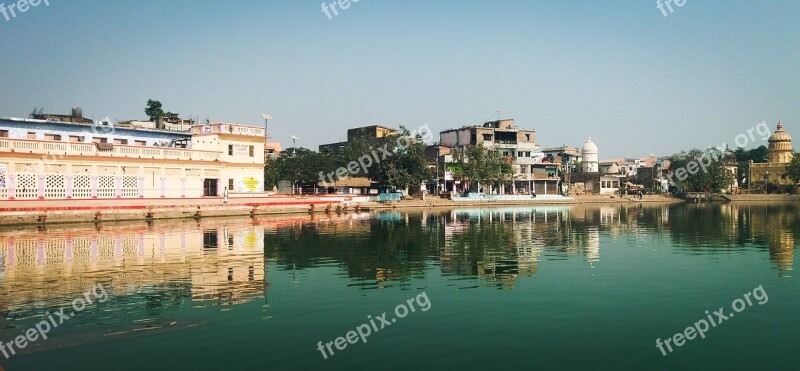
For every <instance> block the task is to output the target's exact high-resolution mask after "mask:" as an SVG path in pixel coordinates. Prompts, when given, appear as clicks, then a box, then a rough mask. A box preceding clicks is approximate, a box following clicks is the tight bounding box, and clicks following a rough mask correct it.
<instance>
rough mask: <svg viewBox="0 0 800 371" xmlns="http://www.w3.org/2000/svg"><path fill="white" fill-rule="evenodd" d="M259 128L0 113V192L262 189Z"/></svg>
mask: <svg viewBox="0 0 800 371" xmlns="http://www.w3.org/2000/svg"><path fill="white" fill-rule="evenodd" d="M264 146H265V136H264V128H262V127H257V126H247V125H239V124H229V123H212V124H207V125H194V126H192V127H191V129H190V130H189V131H183V132H176V131H169V130H156V129H138V128H126V127H115V126H111V125H108V126H107V124H105V123H104V124H86V123H73V122H54V121H46V120H34V119H14V118H5V119H3V118H0V200H15V199H16V200H35V199H40V200H58V199H102V198H145V199H147V198H200V197H217V196H222V195H223V194H224V191H225V188H227V190H228V193H229V195H230V196H231V197H236V196H237V194H248V195H250V194H253V193H261V192H263V191H264V175H263V174H264Z"/></svg>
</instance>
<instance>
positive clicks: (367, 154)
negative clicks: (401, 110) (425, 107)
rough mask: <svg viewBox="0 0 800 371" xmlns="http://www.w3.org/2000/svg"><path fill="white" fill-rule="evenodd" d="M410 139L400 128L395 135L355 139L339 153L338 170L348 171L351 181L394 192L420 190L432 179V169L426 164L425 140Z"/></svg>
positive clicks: (403, 129) (405, 131)
mask: <svg viewBox="0 0 800 371" xmlns="http://www.w3.org/2000/svg"><path fill="white" fill-rule="evenodd" d="M409 135H410V132H409V131H408V129H406V128H405V127H403V126H401V127H400V131H399V132H398V133H397V134H394V135H387V136H384V137H381V138H370V137H361V138H356V139H355V140H353V141H351V142H350V143H348V144H347V145H346V146H345V147H344V148H342V150H341V151H339V154H338V155H337V156H336V166H337V167H340V168H346V169H348V176H350V177H354V176H361V177H367V178H369V179H370V180H372V181H374V182H376V183H378V185H379V186H381V187H385V188H389V189H392V190H398V189H405V188H408V187H413V186H419V185H420V184H422V182H423V181H425V180H428V179H430V178H431V169H430V168H429V167H428V163H427V161H426V160H425V143H424V142H423V141H422V138H421V137H420V136H419V135H418V136H417V137H416V138H409ZM354 163H355V164H358V166H357V167H356V166H354ZM362 164H363V165H364V166H362Z"/></svg>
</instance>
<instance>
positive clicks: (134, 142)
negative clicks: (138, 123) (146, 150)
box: [133, 140, 147, 146]
mask: <svg viewBox="0 0 800 371" xmlns="http://www.w3.org/2000/svg"><path fill="white" fill-rule="evenodd" d="M133 144H135V145H137V146H146V145H147V141H144V140H134V141H133Z"/></svg>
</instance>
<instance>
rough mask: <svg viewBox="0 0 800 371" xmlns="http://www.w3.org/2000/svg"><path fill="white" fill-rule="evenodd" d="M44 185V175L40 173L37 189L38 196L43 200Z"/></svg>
mask: <svg viewBox="0 0 800 371" xmlns="http://www.w3.org/2000/svg"><path fill="white" fill-rule="evenodd" d="M44 186H45V183H44V175H43V174H41V175H39V191H38V192H39V194H38V196H39V199H40V200H44Z"/></svg>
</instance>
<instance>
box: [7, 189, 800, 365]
mask: <svg viewBox="0 0 800 371" xmlns="http://www.w3.org/2000/svg"><path fill="white" fill-rule="evenodd" d="M797 215H798V206H797V205H794V204H788V205H759V204H752V205H731V204H727V205H675V206H657V207H648V206H644V207H642V206H640V205H623V206H619V205H616V206H590V207H583V206H576V207H569V206H565V207H521V208H499V209H457V210H452V211H451V210H448V211H427V212H409V213H405V212H385V213H374V214H359V215H356V214H350V215H343V216H336V215H333V216H331V217H320V216H317V217H316V218H313V219H312V218H311V217H310V216H305V215H304V216H294V217H287V218H279V217H273V218H269V219H259V220H255V221H251V220H250V219H217V220H215V219H207V220H202V221H200V222H196V221H175V222H163V223H156V224H152V225H149V226H148V225H145V224H143V223H138V224H136V223H134V224H121V225H101V226H98V227H95V226H93V225H88V226H67V227H49V228H48V229H46V230H6V231H2V232H1V233H0V263H1V264H0V269H2V271H0V290H2V292H0V312H1V313H2V317H3V318H2V319H1V320H0V341H3V342H6V343H7V342H9V341H13V339H14V338H15V337H17V336H18V335H20V334H23V333H25V331H26V330H27V329H29V328H31V327H32V326H34V325H35V324H36V323H39V322H40V321H42V320H43V318H46V313H47V312H50V313H52V312H53V311H57V310H59V308H62V307H65V306H66V307H67V308H69V309H70V310H72V308H70V307H69V303H70V301H72V300H75V299H76V298H79V297H83V293H84V292H86V291H87V290H89V289H91V288H92V287H95V286H96V285H97V284H101V285H103V286H102V287H103V289H104V290H105V291H106V292H107V294H108V296H107V300H105V301H104V302H102V303H100V302H97V300H93V301H94V303H93V304H91V305H88V306H87V307H86V309H84V310H82V311H80V312H78V313H76V314H75V316H74V317H70V318H69V319H68V320H65V321H64V323H63V324H60V325H59V326H58V327H57V328H54V329H52V330H51V331H50V332H49V333H48V335H49V336H48V339H46V340H44V339H38V340H36V341H35V342H32V343H29V344H27V346H26V347H25V349H23V350H22V351H20V352H19V353H17V354H15V355H13V356H11V357H10V359H7V360H3V359H2V358H4V357H3V356H2V355H0V365H1V366H2V367H3V368H5V369H6V370H10V371H15V370H205V369H210V370H216V369H225V370H248V369H258V370H284V369H286V370H295V369H297V370H313V369H342V370H353V369H359V370H360V369H387V370H401V369H404V370H408V369H421V370H441V369H447V370H486V369H494V368H499V367H514V368H525V369H675V368H704V369H794V368H796V362H794V358H795V356H794V354H795V353H794V351H795V350H796V347H797V341H798V340H800V335H798V334H799V333H800V332H799V330H800V323H798V315H797V314H798V308H800V284H798V281H797V277H795V274H794V272H793V270H792V268H793V262H794V253H795V248H796V245H797V243H796V242H795V237H794V236H796V235H797V234H798V232H800V220H798V218H797ZM759 286H761V287H762V288H763V292H764V293H765V294H766V295H767V296H768V300H766V301H765V303H764V304H763V305H761V304H759V303H758V302H757V301H756V300H751V302H752V306H748V307H746V308H745V309H744V310H742V311H741V312H739V313H735V314H736V316H735V317H731V318H730V319H728V320H727V321H724V322H722V323H720V324H719V325H718V326H716V327H713V328H711V329H709V330H708V331H707V332H706V333H705V339H701V338H696V339H694V340H691V341H687V342H686V343H685V344H684V345H683V346H681V347H676V346H674V345H673V352H671V353H669V352H667V353H668V354H667V355H666V356H664V355H662V352H661V351H660V350H659V348H657V347H656V339H657V338H661V339H662V340H664V339H666V338H668V337H672V336H673V335H674V334H675V333H677V332H683V331H684V329H685V328H686V327H688V326H691V325H692V324H693V323H695V322H697V321H698V320H701V319H704V318H707V316H706V314H705V311H706V310H709V311H716V310H717V309H718V308H720V307H724V308H725V309H724V311H725V313H732V312H733V311H732V309H731V303H732V302H733V301H734V300H735V299H737V298H743V297H744V295H745V294H749V293H751V292H752V291H753V290H754V289H755V288H757V287H759ZM426 298H427V299H426ZM409 299H410V300H411V302H409ZM401 304H403V305H405V306H406V307H408V306H410V305H414V306H415V311H413V312H410V311H409V313H408V314H407V315H406V316H405V317H404V318H397V317H398V316H397V314H396V313H395V308H396V307H397V306H398V305H401ZM423 309H427V310H423ZM401 311H402V310H401ZM384 312H386V313H387V316H386V319H387V320H390V319H392V318H394V319H395V320H396V321H395V322H391V321H389V322H390V323H391V324H390V325H389V326H385V328H382V329H381V328H380V327H381V325H380V322H379V321H377V320H375V317H377V316H380V315H381V314H382V313H384ZM368 316H370V317H368ZM370 319H372V320H373V321H374V322H376V326H375V327H372V325H371V324H370ZM362 324H364V325H365V326H366V327H361V329H362V331H364V330H365V329H366V328H367V327H370V328H371V329H370V332H371V334H370V335H369V336H368V337H366V340H367V342H366V343H364V342H363V341H362V340H361V339H360V338H359V339H357V342H356V343H355V344H349V343H347V345H346V348H345V349H344V350H339V349H337V348H336V343H335V340H336V338H337V337H346V336H347V333H348V332H349V331H352V330H355V329H356V328H357V327H359V326H360V325H362ZM375 328H378V331H377V332H376V331H375V330H374V329H375ZM320 341H321V342H323V351H325V352H326V355H325V356H327V358H325V356H323V354H322V352H321V351H320V350H319V349H318V348H317V347H318V342H320ZM331 341H333V342H334V343H333V345H332V347H331V349H332V350H333V351H334V353H335V354H333V355H330V353H329V352H327V350H325V349H324V347H325V344H326V343H327V342H331ZM342 342H344V340H342V341H340V343H339V345H340V346H341V345H342V344H341V343H342ZM345 343H346V342H345Z"/></svg>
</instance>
